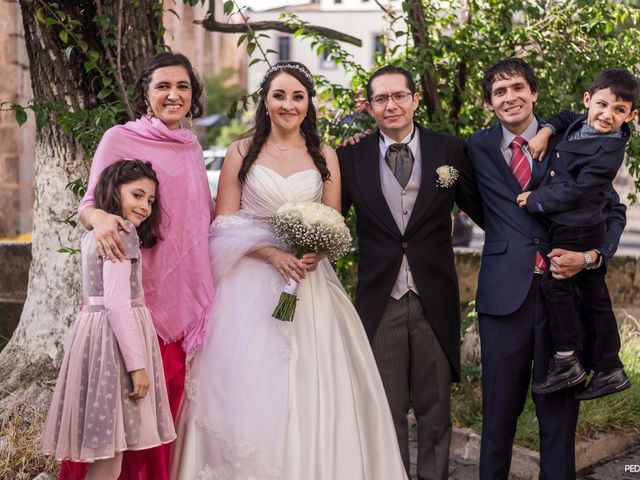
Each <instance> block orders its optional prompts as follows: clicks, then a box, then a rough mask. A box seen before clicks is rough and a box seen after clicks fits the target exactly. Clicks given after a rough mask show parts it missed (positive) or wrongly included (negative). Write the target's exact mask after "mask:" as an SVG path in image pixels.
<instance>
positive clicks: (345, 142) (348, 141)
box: [340, 129, 373, 147]
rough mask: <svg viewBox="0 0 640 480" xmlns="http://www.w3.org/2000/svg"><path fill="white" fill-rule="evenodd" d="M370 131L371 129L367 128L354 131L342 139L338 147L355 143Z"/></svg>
mask: <svg viewBox="0 0 640 480" xmlns="http://www.w3.org/2000/svg"><path fill="white" fill-rule="evenodd" d="M372 132H373V130H371V129H369V130H365V131H364V132H359V133H356V134H354V135H353V136H351V137H349V138H346V139H345V140H343V141H342V143H341V144H340V147H346V146H347V145H357V144H358V143H360V140H362V139H363V138H364V137H366V136H367V135H370V134H371V133H372Z"/></svg>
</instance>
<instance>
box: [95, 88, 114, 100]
mask: <svg viewBox="0 0 640 480" xmlns="http://www.w3.org/2000/svg"><path fill="white" fill-rule="evenodd" d="M109 95H111V89H110V88H103V89H102V90H100V91H99V92H98V100H104V99H105V98H107V97H108V96H109Z"/></svg>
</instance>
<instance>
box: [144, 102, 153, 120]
mask: <svg viewBox="0 0 640 480" xmlns="http://www.w3.org/2000/svg"><path fill="white" fill-rule="evenodd" d="M145 103H146V104H147V118H148V119H149V120H151V119H152V118H153V110H152V108H151V105H149V102H145Z"/></svg>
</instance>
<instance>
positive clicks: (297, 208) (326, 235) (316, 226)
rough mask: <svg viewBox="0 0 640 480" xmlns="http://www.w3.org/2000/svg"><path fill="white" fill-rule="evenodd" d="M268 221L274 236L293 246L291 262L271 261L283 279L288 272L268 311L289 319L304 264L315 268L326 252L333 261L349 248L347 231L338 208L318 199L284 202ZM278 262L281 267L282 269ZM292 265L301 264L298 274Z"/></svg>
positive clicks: (277, 316) (294, 304)
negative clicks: (282, 287) (271, 307)
mask: <svg viewBox="0 0 640 480" xmlns="http://www.w3.org/2000/svg"><path fill="white" fill-rule="evenodd" d="M270 223H271V224H272V226H273V229H274V232H275V234H276V237H278V239H279V240H280V241H281V242H283V243H284V244H286V245H288V246H289V247H290V248H291V249H292V250H293V256H292V257H293V258H291V257H290V260H291V263H289V264H286V262H285V264H284V265H280V264H275V265H276V268H278V270H279V271H280V274H281V275H283V278H284V279H285V280H287V276H286V275H289V277H290V279H289V280H288V281H287V285H285V287H284V290H283V292H282V294H281V295H280V300H279V301H278V305H277V306H276V308H275V310H274V311H273V314H272V315H273V317H274V318H277V319H279V320H284V321H292V320H293V315H294V313H295V308H296V300H297V296H296V292H297V290H298V282H299V280H300V279H301V278H304V269H305V266H306V265H307V264H308V263H309V262H311V264H312V265H313V266H314V269H315V265H317V261H318V260H319V258H320V256H322V255H326V256H327V257H328V258H329V260H332V261H334V260H337V259H338V258H340V257H341V256H342V255H344V254H345V253H347V252H349V251H350V250H351V241H352V238H351V233H350V232H349V228H348V227H347V226H346V224H345V223H344V218H343V217H342V215H340V213H339V212H337V211H336V210H334V209H333V208H331V207H329V206H327V205H324V204H322V203H318V202H297V203H287V204H285V205H283V206H282V207H280V208H279V209H278V211H277V212H276V214H275V215H274V216H273V217H272V219H271V222H270ZM299 259H303V260H304V261H301V260H299ZM294 260H298V262H294ZM281 266H282V267H284V268H283V269H282V270H281ZM296 267H298V268H299V267H302V270H303V272H302V273H303V275H302V277H300V275H299V273H298V272H297V271H296ZM290 273H294V274H295V276H294V275H290ZM296 277H298V278H296Z"/></svg>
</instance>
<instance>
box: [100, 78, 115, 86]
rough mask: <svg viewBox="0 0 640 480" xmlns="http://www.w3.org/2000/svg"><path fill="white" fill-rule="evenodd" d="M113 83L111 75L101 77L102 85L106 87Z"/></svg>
mask: <svg viewBox="0 0 640 480" xmlns="http://www.w3.org/2000/svg"><path fill="white" fill-rule="evenodd" d="M112 83H113V78H111V77H102V86H103V87H105V88H107V87H108V86H110V85H111V84H112Z"/></svg>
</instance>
